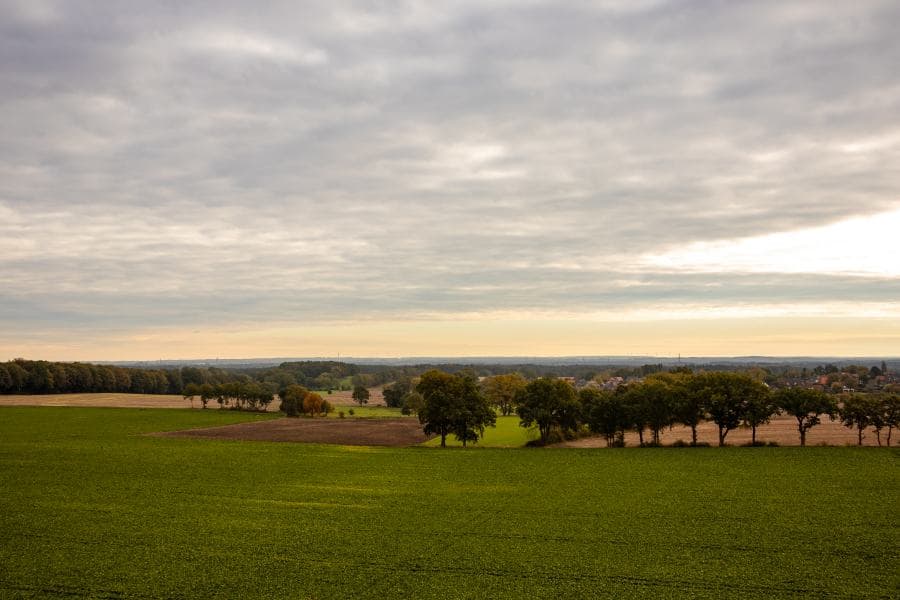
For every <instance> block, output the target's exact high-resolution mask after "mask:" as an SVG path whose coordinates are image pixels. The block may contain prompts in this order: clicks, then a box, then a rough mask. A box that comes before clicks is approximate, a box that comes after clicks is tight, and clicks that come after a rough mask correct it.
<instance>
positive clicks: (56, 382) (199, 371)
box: [0, 358, 277, 394]
mask: <svg viewBox="0 0 900 600" xmlns="http://www.w3.org/2000/svg"><path fill="white" fill-rule="evenodd" d="M239 381H243V382H250V381H253V378H252V377H250V376H249V375H247V374H244V373H240V372H237V371H228V370H225V369H217V368H214V367H181V368H175V369H137V368H130V367H119V366H115V365H95V364H89V363H64V362H48V361H44V360H24V359H21V358H19V359H16V360H13V361H9V362H6V363H0V394H69V393H92V392H106V393H110V392H112V393H132V394H182V393H183V392H184V389H185V386H187V385H190V384H192V383H193V384H195V385H198V386H199V385H203V384H210V385H219V384H223V383H232V382H239ZM259 383H262V382H259ZM276 389H277V388H276Z"/></svg>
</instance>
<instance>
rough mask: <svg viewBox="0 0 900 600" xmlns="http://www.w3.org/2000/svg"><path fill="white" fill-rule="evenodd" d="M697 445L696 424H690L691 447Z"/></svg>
mask: <svg viewBox="0 0 900 600" xmlns="http://www.w3.org/2000/svg"><path fill="white" fill-rule="evenodd" d="M696 445H697V424H696V423H692V424H691V446H696Z"/></svg>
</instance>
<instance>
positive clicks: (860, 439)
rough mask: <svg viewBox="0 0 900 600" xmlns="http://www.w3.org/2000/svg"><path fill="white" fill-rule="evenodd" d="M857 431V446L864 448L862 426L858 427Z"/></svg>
mask: <svg viewBox="0 0 900 600" xmlns="http://www.w3.org/2000/svg"><path fill="white" fill-rule="evenodd" d="M856 431H857V438H856V440H857V442H856V445H857V446H862V438H863V428H862V425H860V426H859V427H857V428H856Z"/></svg>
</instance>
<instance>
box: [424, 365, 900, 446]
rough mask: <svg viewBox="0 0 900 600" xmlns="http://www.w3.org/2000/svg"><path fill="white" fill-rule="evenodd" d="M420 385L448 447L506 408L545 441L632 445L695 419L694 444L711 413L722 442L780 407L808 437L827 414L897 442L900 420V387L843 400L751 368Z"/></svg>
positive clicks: (466, 377)
mask: <svg viewBox="0 0 900 600" xmlns="http://www.w3.org/2000/svg"><path fill="white" fill-rule="evenodd" d="M414 394H419V395H420V397H421V399H422V403H421V406H420V407H419V408H418V410H417V413H418V416H419V420H420V422H421V423H422V425H423V428H424V430H425V432H426V433H432V434H436V435H440V436H441V445H442V446H444V445H445V442H446V436H447V435H449V434H453V435H455V436H456V437H457V438H458V439H460V440H461V441H462V442H463V445H465V444H466V443H467V442H468V441H476V440H478V439H479V437H481V435H483V432H484V429H485V427H488V426H492V425H494V424H495V422H496V414H497V412H500V413H502V414H512V412H513V410H514V411H515V413H516V414H517V415H518V416H519V421H520V424H521V425H522V426H523V427H536V428H537V430H538V432H539V434H540V440H541V443H542V444H546V443H549V442H551V441H553V440H554V439H555V438H562V437H566V436H569V435H574V434H576V433H577V432H580V431H585V430H587V431H590V432H593V433H595V434H598V435H602V436H603V437H604V438H605V439H606V441H607V445H609V446H615V445H624V439H625V433H626V432H627V431H634V432H635V433H637V435H638V439H639V441H640V444H641V445H658V444H659V443H660V435H661V432H662V431H663V430H664V429H665V428H667V427H671V426H673V425H676V424H681V425H684V426H686V427H688V428H690V430H691V444H692V445H697V443H698V442H697V429H698V427H699V426H700V424H701V423H703V422H712V423H714V424H715V426H716V428H717V432H718V442H719V445H720V446H723V445H725V443H726V439H727V437H728V434H729V432H731V431H733V430H734V429H737V428H738V427H740V426H742V425H743V426H746V427H749V428H750V429H751V430H752V434H751V439H752V442H751V443H753V444H757V443H758V442H757V436H756V432H757V428H758V427H760V426H761V425H764V424H766V423H768V422H769V421H770V419H771V418H772V417H774V416H775V415H778V414H787V415H790V416H792V417H793V418H794V419H795V420H796V422H797V431H798V434H799V437H800V445H801V446H805V445H806V436H807V433H808V432H809V430H810V429H812V428H813V427H815V426H816V425H818V424H819V423H821V421H822V418H824V417H826V416H827V417H829V418H831V419H836V418H840V419H841V421H842V422H843V423H844V424H845V425H846V426H847V427H856V428H857V429H858V431H859V442H860V443H862V439H863V432H864V431H865V430H866V429H867V428H870V427H871V428H874V430H875V432H876V435H877V436H878V443H879V444H881V432H882V430H884V429H886V430H887V444H888V445H890V443H891V434H892V431H893V429H894V428H896V427H900V395H898V394H887V393H885V394H853V395H846V396H844V397H842V398H841V400H842V401H841V402H838V399H837V398H835V397H834V396H832V395H829V394H825V393H823V392H821V391H816V390H812V389H806V388H783V389H779V390H776V391H775V392H772V391H771V390H770V388H769V387H767V386H766V385H765V384H763V383H761V382H759V381H757V380H755V379H754V378H753V377H751V376H749V375H747V374H742V373H734V372H721V371H713V372H704V373H696V374H694V373H691V372H689V371H687V370H681V371H677V372H668V373H657V374H654V375H651V376H649V377H647V378H645V379H644V381H642V382H640V383H632V384H629V385H623V386H620V387H619V388H618V389H616V390H614V391H607V390H602V389H598V388H596V387H588V388H583V389H581V390H578V391H576V389H575V388H574V386H572V385H571V384H570V383H569V382H568V381H565V380H563V379H558V378H554V377H541V378H537V379H534V380H532V381H526V380H525V379H524V378H523V377H521V376H518V375H508V376H496V377H492V378H489V379H486V380H484V381H483V382H482V383H481V385H479V384H478V382H477V379H476V377H474V375H473V374H470V373H465V372H463V373H458V374H450V373H445V372H442V371H439V370H432V371H429V372H427V373H425V374H424V375H422V377H421V379H420V380H419V381H418V383H417V385H416V386H415V388H414V390H413V391H412V392H409V393H407V395H406V398H407V400H406V402H409V399H410V398H411V397H413V395H414Z"/></svg>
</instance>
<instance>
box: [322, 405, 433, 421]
mask: <svg viewBox="0 0 900 600" xmlns="http://www.w3.org/2000/svg"><path fill="white" fill-rule="evenodd" d="M351 409H352V410H353V415H352V417H355V418H363V417H365V418H371V417H402V416H403V413H401V412H400V409H399V408H388V407H387V406H336V407H334V412H333V413H329V414H328V417H329V418H334V419H338V418H340V415H338V412H339V411H344V418H347V419H349V418H351V415H350V410H351ZM412 418H413V419H415V418H416V417H415V416H413V417H412Z"/></svg>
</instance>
